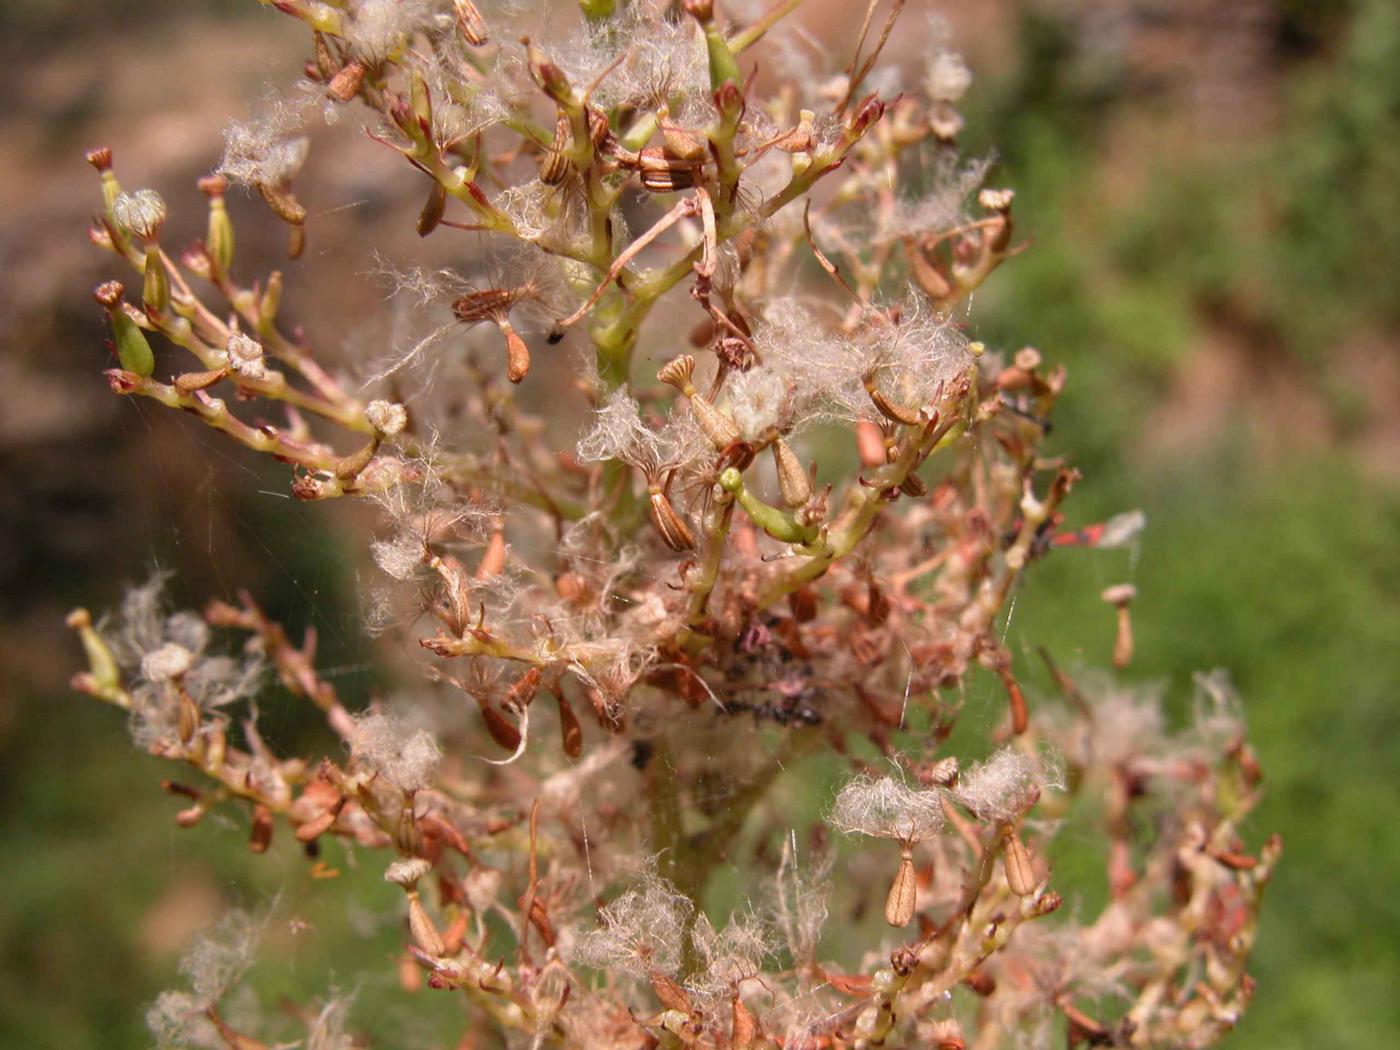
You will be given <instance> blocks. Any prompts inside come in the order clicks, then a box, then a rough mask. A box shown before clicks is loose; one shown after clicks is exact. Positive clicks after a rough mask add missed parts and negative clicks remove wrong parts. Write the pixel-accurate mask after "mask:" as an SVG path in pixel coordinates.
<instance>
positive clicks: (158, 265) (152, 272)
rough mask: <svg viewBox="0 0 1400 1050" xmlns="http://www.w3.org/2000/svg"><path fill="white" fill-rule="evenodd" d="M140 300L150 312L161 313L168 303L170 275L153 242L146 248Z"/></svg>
mask: <svg viewBox="0 0 1400 1050" xmlns="http://www.w3.org/2000/svg"><path fill="white" fill-rule="evenodd" d="M141 301H142V302H143V303H145V304H146V309H148V310H150V311H151V312H152V313H157V314H161V313H164V312H165V308H166V307H168V306H169V305H170V277H169V275H168V274H167V273H166V272H165V263H164V262H162V261H161V257H160V249H159V248H158V247H156V246H155V245H154V244H152V245H149V246H148V247H147V248H146V264H145V276H144V278H143V279H142V282H141Z"/></svg>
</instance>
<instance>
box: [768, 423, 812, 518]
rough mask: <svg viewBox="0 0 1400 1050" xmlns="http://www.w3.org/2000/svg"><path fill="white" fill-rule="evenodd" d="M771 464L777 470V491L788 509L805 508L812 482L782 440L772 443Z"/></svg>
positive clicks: (810, 494) (795, 456)
mask: <svg viewBox="0 0 1400 1050" xmlns="http://www.w3.org/2000/svg"><path fill="white" fill-rule="evenodd" d="M773 463H774V465H776V467H777V468H778V491H779V492H781V493H782V496H783V502H784V503H786V504H787V505H788V506H789V507H794V508H795V507H801V506H805V505H806V503H807V501H808V500H809V499H811V498H812V482H811V479H810V478H809V477H808V476H807V471H806V470H804V469H803V467H802V463H801V461H800V460H799V459H798V458H797V454H796V453H795V452H793V451H792V448H791V447H790V446H789V445H788V443H787V442H786V441H784V440H783V439H782V438H778V439H777V440H776V441H774V442H773Z"/></svg>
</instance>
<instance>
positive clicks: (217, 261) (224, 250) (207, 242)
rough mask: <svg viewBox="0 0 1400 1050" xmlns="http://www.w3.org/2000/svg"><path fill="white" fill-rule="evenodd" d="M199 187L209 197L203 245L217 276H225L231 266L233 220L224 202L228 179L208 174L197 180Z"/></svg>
mask: <svg viewBox="0 0 1400 1050" xmlns="http://www.w3.org/2000/svg"><path fill="white" fill-rule="evenodd" d="M199 188H200V190H201V191H202V192H203V193H204V195H205V196H206V197H208V198H209V231H208V233H207V234H206V235H205V239H204V247H205V249H206V251H207V252H208V254H209V259H210V261H211V262H213V264H214V268H215V269H216V270H217V271H218V275H219V276H226V275H227V274H228V272H229V269H230V268H231V267H232V266H233V220H232V219H230V218H229V215H228V206H227V204H226V203H225V202H224V191H225V190H227V189H228V180H227V179H225V178H224V177H223V176H222V175H209V176H206V177H205V178H202V179H200V180H199Z"/></svg>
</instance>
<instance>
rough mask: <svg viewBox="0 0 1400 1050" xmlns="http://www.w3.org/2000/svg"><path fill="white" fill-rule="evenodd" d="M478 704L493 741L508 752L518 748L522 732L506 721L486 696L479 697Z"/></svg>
mask: <svg viewBox="0 0 1400 1050" xmlns="http://www.w3.org/2000/svg"><path fill="white" fill-rule="evenodd" d="M476 704H477V707H479V708H480V709H481V720H482V721H483V722H485V723H486V731H487V732H488V733H490V734H491V739H492V740H494V741H496V743H498V744H500V745H501V747H503V748H505V749H506V750H507V751H514V750H515V749H516V748H518V747H519V746H520V730H518V729H516V728H515V726H513V725H511V724H510V723H509V722H508V721H506V716H505V715H503V714H501V712H499V711H497V710H496V708H495V707H493V706H492V705H491V702H490V701H489V700H488V699H486V698H485V697H484V696H478V697H477V698H476Z"/></svg>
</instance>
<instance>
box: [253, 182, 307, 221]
mask: <svg viewBox="0 0 1400 1050" xmlns="http://www.w3.org/2000/svg"><path fill="white" fill-rule="evenodd" d="M258 192H259V193H260V194H262V199H263V200H265V201H266V202H267V206H268V207H269V208H271V209H272V211H273V213H274V214H275V215H276V216H277V217H278V218H279V219H281V220H282V221H283V222H287V223H291V224H292V225H293V226H300V225H301V224H302V223H304V222H305V221H306V209H305V208H304V207H302V205H301V204H300V203H299V202H298V201H297V199H296V198H295V197H293V196H292V194H291V191H290V190H284V189H280V188H278V187H277V186H269V185H268V184H267V183H265V182H260V183H258Z"/></svg>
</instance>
